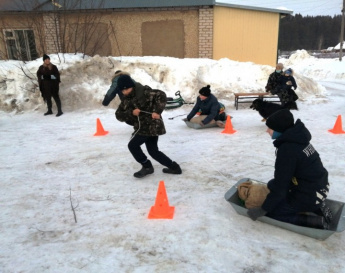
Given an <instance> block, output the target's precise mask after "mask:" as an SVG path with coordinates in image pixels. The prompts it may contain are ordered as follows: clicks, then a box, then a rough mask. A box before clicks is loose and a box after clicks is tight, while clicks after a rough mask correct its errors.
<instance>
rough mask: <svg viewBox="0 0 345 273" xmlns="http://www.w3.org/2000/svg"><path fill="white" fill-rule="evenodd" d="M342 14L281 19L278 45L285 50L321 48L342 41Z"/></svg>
mask: <svg viewBox="0 0 345 273" xmlns="http://www.w3.org/2000/svg"><path fill="white" fill-rule="evenodd" d="M340 27H341V15H337V16H334V17H331V16H315V17H314V16H306V17H303V16H302V15H301V14H296V15H294V16H287V17H285V18H283V19H282V20H281V21H280V27H279V42H278V47H279V49H280V50H283V51H285V50H286V51H292V50H297V49H306V50H321V49H326V48H328V47H333V46H335V45H337V44H338V43H339V42H340V40H339V39H340Z"/></svg>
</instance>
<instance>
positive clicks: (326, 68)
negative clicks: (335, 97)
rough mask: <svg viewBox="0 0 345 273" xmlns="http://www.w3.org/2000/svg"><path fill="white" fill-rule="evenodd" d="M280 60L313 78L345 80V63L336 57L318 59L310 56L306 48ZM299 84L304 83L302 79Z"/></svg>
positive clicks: (286, 65) (299, 72)
mask: <svg viewBox="0 0 345 273" xmlns="http://www.w3.org/2000/svg"><path fill="white" fill-rule="evenodd" d="M279 62H281V63H283V64H284V67H285V68H288V67H291V68H293V70H294V71H295V72H297V73H298V74H301V75H304V76H306V77H309V78H312V79H313V80H317V81H320V80H334V79H335V80H343V79H345V63H344V62H341V61H339V59H338V58H335V59H318V58H315V57H313V56H310V55H309V54H308V52H307V51H306V50H297V51H296V53H294V54H292V55H291V56H290V58H289V59H281V60H279ZM297 84H301V85H303V83H301V82H300V81H298V82H297Z"/></svg>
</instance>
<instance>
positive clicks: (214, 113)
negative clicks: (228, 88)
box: [187, 94, 220, 125]
mask: <svg viewBox="0 0 345 273" xmlns="http://www.w3.org/2000/svg"><path fill="white" fill-rule="evenodd" d="M199 110H201V113H202V115H207V117H206V118H205V119H204V120H203V121H202V123H203V124H205V125H206V124H208V123H209V122H210V121H212V120H213V119H214V120H219V110H220V105H219V102H218V100H217V98H216V97H215V96H214V95H213V94H210V96H208V97H207V99H204V100H201V99H200V97H198V98H197V100H196V104H195V105H194V107H193V109H192V111H191V112H190V113H189V115H188V116H187V120H188V121H189V120H191V119H192V118H193V117H194V116H195V115H196V113H197V112H198V111H199Z"/></svg>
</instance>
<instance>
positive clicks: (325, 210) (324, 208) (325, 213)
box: [314, 201, 333, 224]
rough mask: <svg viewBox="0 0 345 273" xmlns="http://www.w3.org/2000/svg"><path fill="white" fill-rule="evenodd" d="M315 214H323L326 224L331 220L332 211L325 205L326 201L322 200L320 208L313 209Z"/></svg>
mask: <svg viewBox="0 0 345 273" xmlns="http://www.w3.org/2000/svg"><path fill="white" fill-rule="evenodd" d="M314 213H316V214H317V215H320V216H323V217H324V218H325V220H326V222H327V223H328V224H330V223H331V222H332V220H333V213H332V211H331V209H330V208H329V207H328V206H327V205H326V202H325V201H323V202H322V204H321V206H320V208H319V209H318V210H317V211H314Z"/></svg>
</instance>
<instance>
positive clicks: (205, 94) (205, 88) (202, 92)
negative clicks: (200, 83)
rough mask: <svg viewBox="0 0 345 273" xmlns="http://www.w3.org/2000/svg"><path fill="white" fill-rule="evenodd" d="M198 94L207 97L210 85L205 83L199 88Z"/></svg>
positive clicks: (209, 92)
mask: <svg viewBox="0 0 345 273" xmlns="http://www.w3.org/2000/svg"><path fill="white" fill-rule="evenodd" d="M199 94H200V95H203V96H205V97H208V96H209V95H210V94H211V89H210V86H209V85H207V86H206V87H203V88H201V89H200V90H199Z"/></svg>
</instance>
